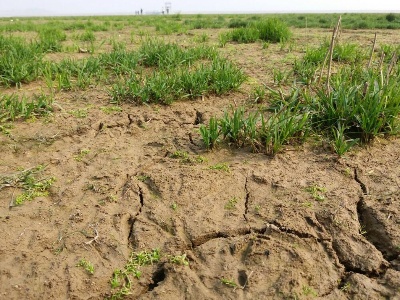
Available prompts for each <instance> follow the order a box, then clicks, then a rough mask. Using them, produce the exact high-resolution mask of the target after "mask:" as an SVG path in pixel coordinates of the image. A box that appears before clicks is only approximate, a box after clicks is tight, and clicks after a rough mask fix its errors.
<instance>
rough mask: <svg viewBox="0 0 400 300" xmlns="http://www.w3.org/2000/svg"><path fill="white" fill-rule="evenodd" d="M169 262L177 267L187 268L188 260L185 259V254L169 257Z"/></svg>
mask: <svg viewBox="0 0 400 300" xmlns="http://www.w3.org/2000/svg"><path fill="white" fill-rule="evenodd" d="M169 261H170V262H171V263H173V264H177V265H182V266H188V265H189V261H188V259H187V257H186V254H182V255H175V256H170V257H169Z"/></svg>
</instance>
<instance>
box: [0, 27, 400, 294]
mask: <svg viewBox="0 0 400 300" xmlns="http://www.w3.org/2000/svg"><path fill="white" fill-rule="evenodd" d="M313 33H314V35H313ZM325 35H326V36H329V31H323V30H315V32H313V31H310V32H309V31H307V32H306V31H305V30H297V31H295V36H294V38H295V42H294V45H295V49H294V50H293V51H294V53H295V54H293V52H290V51H288V50H287V48H285V49H286V50H285V49H284V50H280V49H279V47H280V46H279V45H271V46H270V47H269V48H267V49H262V46H261V45H260V44H253V45H229V44H228V45H227V46H226V47H225V48H223V49H221V52H223V53H225V54H226V56H228V57H229V58H230V59H232V60H234V61H236V62H237V63H238V64H239V65H241V66H242V67H243V69H244V70H245V72H246V73H247V74H248V75H249V76H250V77H251V78H254V79H255V80H256V81H257V82H267V81H268V80H269V81H271V74H272V71H271V67H272V66H274V65H275V66H280V65H282V67H285V65H286V66H287V65H290V63H292V62H291V61H290V60H289V59H288V56H289V57H290V56H293V55H297V54H296V52H295V51H296V47H300V46H299V45H301V43H313V39H314V42H315V41H320V37H321V36H325ZM343 35H344V37H343V38H347V39H349V40H353V41H358V42H362V43H364V44H365V45H370V42H371V40H372V39H373V32H372V31H362V32H361V31H348V32H344V33H343ZM378 36H379V35H378ZM381 36H382V38H383V36H384V37H385V39H386V40H385V42H388V41H395V40H396V39H397V40H398V38H399V33H398V32H396V31H391V32H390V34H388V32H386V31H385V32H382V35H381ZM396 36H397V38H396ZM307 39H308V40H307ZM296 45H298V46H296ZM285 59H286V60H285ZM27 89H29V87H27ZM246 98H247V94H246V86H245V87H244V88H243V91H242V92H239V93H236V94H231V95H227V96H224V97H221V98H219V97H206V98H205V99H203V100H200V99H199V100H196V101H179V102H176V103H174V104H172V105H170V106H156V105H155V106H133V105H129V104H125V105H122V111H121V112H109V111H105V110H104V109H103V110H102V109H101V107H105V106H107V104H108V101H109V97H108V95H107V93H106V92H105V91H102V90H97V89H92V90H89V91H85V92H69V93H60V94H57V95H56V104H55V106H54V110H55V111H54V113H53V115H52V116H50V117H48V118H45V119H38V120H35V121H31V122H17V123H15V127H14V128H13V129H11V130H10V132H11V134H10V135H8V136H7V135H4V134H1V135H0V151H1V153H2V155H1V157H0V174H1V175H2V176H5V175H7V176H12V175H13V174H17V173H18V172H19V171H18V170H20V169H28V168H33V167H35V166H38V165H43V166H46V168H45V169H44V176H48V177H50V176H54V177H55V178H56V182H55V183H54V185H53V186H52V188H51V193H50V195H49V196H47V197H39V198H36V199H34V200H33V201H30V202H26V203H24V204H23V205H20V206H14V205H13V199H15V196H16V194H18V193H20V191H19V190H16V189H14V188H10V187H7V186H0V200H1V206H0V236H1V237H2V238H1V240H0V265H1V269H0V286H1V288H0V299H104V298H106V297H109V296H110V295H111V287H110V279H111V276H112V273H113V271H114V270H115V269H121V268H123V267H124V265H125V264H126V262H127V260H128V259H129V257H130V255H131V253H132V252H138V251H142V250H151V249H154V248H158V249H160V251H161V255H162V257H161V260H160V261H159V262H157V263H155V264H153V265H150V266H147V267H143V268H142V276H141V278H140V279H139V280H136V281H135V282H133V287H132V290H131V292H132V294H131V295H129V296H127V297H126V299H400V256H399V254H400V227H399V226H400V140H399V139H398V138H392V139H390V140H385V139H377V140H376V141H375V142H374V143H373V145H372V146H370V147H366V148H359V149H355V150H353V151H352V152H350V153H349V154H348V155H346V156H345V157H343V158H341V159H338V158H337V156H336V155H334V154H332V153H331V152H330V151H329V150H327V149H324V147H323V146H322V145H321V143H320V142H316V143H313V142H312V141H311V142H310V143H308V144H306V145H305V146H302V147H299V148H298V149H287V151H284V152H283V153H280V154H278V155H276V156H275V157H273V158H271V157H268V156H265V155H263V154H254V153H251V152H250V151H249V150H248V149H235V148H231V149H230V148H229V147H221V148H219V149H216V150H214V151H212V152H207V151H205V149H204V146H203V144H202V142H201V140H200V136H199V134H198V128H199V126H200V124H201V123H206V122H208V119H209V118H210V117H211V116H212V115H215V114H216V115H219V114H221V113H222V112H223V111H224V109H226V108H227V107H229V105H237V104H239V103H241V102H243V101H245V100H246ZM78 109H81V110H82V111H84V112H85V113H86V115H85V117H82V118H77V117H76V115H74V114H72V113H71V111H76V110H78ZM176 151H181V152H187V153H188V157H187V158H179V157H178V158H176V157H174V155H173V154H174V153H175V152H176ZM218 163H225V164H226V166H229V169H227V170H218V169H210V168H209V167H210V166H215V165H216V164H218ZM313 188H314V189H315V190H316V193H317V194H313V193H312V192H310V190H312V189H313ZM183 254H186V255H187V257H188V260H189V266H184V265H177V264H174V263H172V262H171V261H170V260H169V259H168V257H169V256H175V255H183ZM82 258H85V259H86V260H88V261H90V262H91V263H93V265H94V274H93V275H90V274H88V273H87V272H85V270H84V269H83V268H82V267H79V266H77V263H78V262H79V260H80V259H82ZM223 280H226V281H225V283H223ZM228 282H230V283H235V284H236V287H233V286H230V285H229V284H226V283H228Z"/></svg>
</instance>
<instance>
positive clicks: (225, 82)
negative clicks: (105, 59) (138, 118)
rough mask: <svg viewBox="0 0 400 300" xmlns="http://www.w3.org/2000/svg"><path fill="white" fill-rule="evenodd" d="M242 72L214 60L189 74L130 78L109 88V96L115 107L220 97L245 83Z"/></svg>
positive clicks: (174, 72)
mask: <svg viewBox="0 0 400 300" xmlns="http://www.w3.org/2000/svg"><path fill="white" fill-rule="evenodd" d="M245 78H246V76H245V75H244V74H243V72H242V71H241V70H240V69H239V68H238V67H236V66H235V65H233V64H232V63H230V62H228V61H226V60H224V59H222V58H214V59H213V60H212V61H211V62H210V63H209V64H204V65H200V66H198V67H197V68H193V69H191V70H189V71H188V70H187V69H180V68H176V69H173V70H168V71H167V70H160V71H158V72H154V73H153V74H152V75H150V76H147V77H146V80H144V79H143V78H141V77H139V76H136V75H134V76H131V77H130V78H128V79H126V80H121V81H119V82H117V83H116V84H114V85H113V86H112V89H111V90H110V95H111V97H112V101H113V102H114V103H120V102H122V101H128V102H135V103H161V104H171V103H172V102H173V101H175V100H178V99H182V98H189V99H194V98H197V97H200V96H202V95H207V94H216V95H222V94H224V93H226V92H228V91H231V90H236V89H237V88H238V87H239V86H240V85H241V84H242V83H243V81H244V80H245Z"/></svg>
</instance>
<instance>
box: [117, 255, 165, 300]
mask: <svg viewBox="0 0 400 300" xmlns="http://www.w3.org/2000/svg"><path fill="white" fill-rule="evenodd" d="M160 258H161V254H160V250H159V249H153V250H152V251H141V252H138V253H132V255H131V257H130V258H129V260H128V262H127V263H126V265H125V267H124V268H123V269H119V270H115V271H114V272H113V275H112V278H111V281H110V284H111V288H112V289H117V291H113V295H112V296H111V297H110V298H109V299H121V298H122V297H123V296H125V295H128V294H129V293H130V290H131V288H132V280H133V279H135V278H136V279H140V277H141V276H142V272H141V271H140V268H141V267H142V266H146V265H152V264H153V263H157V262H158V261H160Z"/></svg>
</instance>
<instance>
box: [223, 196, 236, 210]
mask: <svg viewBox="0 0 400 300" xmlns="http://www.w3.org/2000/svg"><path fill="white" fill-rule="evenodd" d="M237 203H238V199H237V198H236V197H233V198H232V199H229V201H228V203H226V204H225V206H224V208H225V209H228V210H232V209H235V208H236V204H237Z"/></svg>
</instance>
